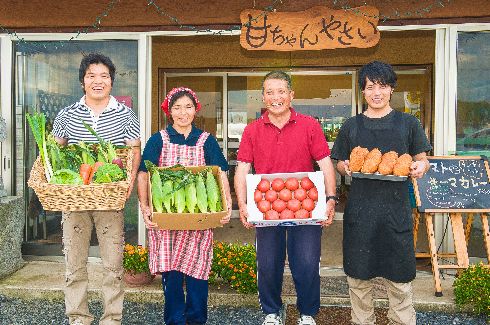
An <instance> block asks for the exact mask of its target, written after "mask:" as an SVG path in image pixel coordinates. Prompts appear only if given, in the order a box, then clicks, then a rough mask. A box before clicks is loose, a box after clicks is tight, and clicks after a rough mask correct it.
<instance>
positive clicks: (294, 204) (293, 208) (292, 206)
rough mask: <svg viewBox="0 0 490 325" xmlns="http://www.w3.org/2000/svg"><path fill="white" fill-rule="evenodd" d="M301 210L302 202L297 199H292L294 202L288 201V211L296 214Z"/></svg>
mask: <svg viewBox="0 0 490 325" xmlns="http://www.w3.org/2000/svg"><path fill="white" fill-rule="evenodd" d="M300 208H301V202H300V201H299V200H296V199H292V200H289V201H288V209H289V210H291V211H293V212H296V211H298V210H299V209H300Z"/></svg>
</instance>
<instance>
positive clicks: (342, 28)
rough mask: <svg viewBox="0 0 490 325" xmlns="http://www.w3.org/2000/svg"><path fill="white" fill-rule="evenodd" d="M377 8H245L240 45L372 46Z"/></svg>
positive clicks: (376, 33) (266, 47)
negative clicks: (301, 9) (272, 10)
mask: <svg viewBox="0 0 490 325" xmlns="http://www.w3.org/2000/svg"><path fill="white" fill-rule="evenodd" d="M378 16H379V11H378V9H376V8H374V7H370V6H363V7H359V8H354V9H351V10H350V11H345V10H333V9H329V8H326V7H314V8H311V9H308V10H306V11H302V12H280V13H279V12H271V13H263V12H261V11H260V10H253V9H249V10H244V11H242V13H241V15H240V19H241V22H242V33H241V36H240V44H241V45H242V47H244V48H246V49H248V50H275V51H297V50H321V49H333V48H347V47H358V48H368V47H372V46H375V45H376V44H377V43H378V41H379V39H380V34H379V31H378V29H377V27H376V26H377V24H378V18H377V17H378Z"/></svg>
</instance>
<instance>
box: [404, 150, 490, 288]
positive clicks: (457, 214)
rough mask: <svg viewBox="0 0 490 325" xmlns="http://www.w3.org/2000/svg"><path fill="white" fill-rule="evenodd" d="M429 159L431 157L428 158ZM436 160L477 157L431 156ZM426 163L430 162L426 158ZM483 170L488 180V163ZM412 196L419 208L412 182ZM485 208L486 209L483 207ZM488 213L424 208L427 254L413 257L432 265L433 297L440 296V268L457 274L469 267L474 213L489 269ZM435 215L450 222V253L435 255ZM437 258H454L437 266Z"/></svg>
mask: <svg viewBox="0 0 490 325" xmlns="http://www.w3.org/2000/svg"><path fill="white" fill-rule="evenodd" d="M428 158H431V157H428ZM433 158H437V159H448V160H449V159H456V160H457V159H462V160H464V159H478V158H479V157H464V158H457V157H433ZM429 161H430V159H429ZM484 169H485V171H486V175H487V177H489V179H490V171H489V166H488V161H484ZM414 183H415V184H414V194H415V198H416V201H417V206H418V207H419V208H420V206H421V205H422V203H421V198H420V193H419V189H418V186H417V181H415V182H414ZM487 207H488V206H487ZM489 212H490V208H481V209H465V208H458V209H451V208H449V209H447V208H443V209H441V208H433V207H432V208H428V209H424V210H423V213H424V216H425V223H426V226H427V237H428V242H429V252H428V253H416V254H415V256H416V257H426V258H427V257H430V259H431V264H432V275H433V277H434V286H435V295H436V297H441V296H442V287H441V279H440V270H443V269H456V270H458V271H460V270H463V269H466V268H468V266H469V258H468V250H467V246H468V241H469V238H470V234H471V225H472V223H473V220H474V214H476V213H478V214H480V218H481V222H482V230H483V241H484V246H485V250H486V254H487V262H488V265H489V266H490V230H489V223H488V213H489ZM436 213H448V214H449V219H450V221H451V228H452V234H453V239H454V250H455V252H454V253H451V252H438V251H437V246H436V241H435V235H434V223H433V219H434V217H435V214H436ZM463 214H468V217H467V219H466V224H463ZM420 216H421V214H420V212H419V211H418V210H416V211H415V214H414V217H413V218H414V249H416V241H417V233H418V225H419V222H420ZM439 258H455V259H456V264H439V260H438V259H439Z"/></svg>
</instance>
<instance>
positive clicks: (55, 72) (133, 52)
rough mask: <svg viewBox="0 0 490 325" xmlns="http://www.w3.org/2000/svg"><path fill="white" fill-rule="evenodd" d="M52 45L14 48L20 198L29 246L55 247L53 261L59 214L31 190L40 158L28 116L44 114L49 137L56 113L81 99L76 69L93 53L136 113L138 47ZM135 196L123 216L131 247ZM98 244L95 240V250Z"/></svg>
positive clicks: (122, 43)
mask: <svg viewBox="0 0 490 325" xmlns="http://www.w3.org/2000/svg"><path fill="white" fill-rule="evenodd" d="M54 43H55V42H52V43H51V42H17V43H15V45H14V52H15V63H14V64H15V97H14V105H15V115H16V119H15V146H16V148H15V149H16V164H15V167H14V168H16V170H15V171H14V175H16V184H17V186H16V194H17V195H19V196H20V195H23V196H24V197H25V200H26V208H25V209H26V211H25V214H26V241H27V242H28V244H29V243H32V244H39V243H47V244H56V245H54V246H55V247H56V248H55V251H50V252H49V253H50V254H53V255H55V254H61V237H62V236H61V222H60V219H61V213H60V212H46V211H44V210H43V209H42V206H41V204H40V203H39V200H38V199H37V197H36V195H35V193H34V192H33V191H32V190H31V189H29V188H28V187H27V184H26V183H27V178H28V176H29V174H28V173H29V171H30V170H31V167H32V164H33V162H34V160H35V159H36V157H37V155H38V152H37V149H36V144H35V141H34V138H33V137H32V133H31V131H30V129H29V127H28V126H27V123H26V121H25V113H27V112H29V113H33V112H36V111H37V112H43V113H44V114H45V115H46V117H47V130H48V131H50V130H51V128H52V123H53V121H54V118H55V117H56V114H57V113H58V111H59V110H60V109H61V108H63V107H65V106H67V105H70V104H72V103H74V102H76V101H78V100H79V99H80V98H81V97H82V96H83V90H82V87H81V85H80V82H79V79H78V69H79V66H80V61H81V59H82V55H83V54H84V53H91V52H98V53H102V54H104V55H107V56H109V57H110V58H111V59H112V61H113V62H114V64H115V66H116V75H115V80H114V87H113V89H112V95H113V96H115V97H116V98H118V100H121V101H122V100H124V101H125V102H126V104H127V105H128V106H131V107H132V108H133V109H134V110H137V107H138V96H137V95H138V43H137V41H126V40H121V41H73V42H69V43H65V44H64V46H63V47H58V48H57V49H56V48H55V47H54ZM43 45H46V47H44V46H43ZM135 192H136V191H134V193H133V196H132V197H131V199H130V200H129V201H128V203H127V204H126V208H125V211H124V217H125V231H126V234H125V237H126V240H127V241H129V242H137V234H138V231H137V230H138V200H137V196H136V193H135ZM95 242H96V239H95V235H94V236H93V240H92V244H95ZM26 249H29V245H26Z"/></svg>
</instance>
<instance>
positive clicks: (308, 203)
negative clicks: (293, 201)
mask: <svg viewBox="0 0 490 325" xmlns="http://www.w3.org/2000/svg"><path fill="white" fill-rule="evenodd" d="M301 208H303V209H305V210H307V211H313V209H314V208H315V201H313V200H312V199H310V198H309V197H307V198H306V199H304V200H303V202H301Z"/></svg>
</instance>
